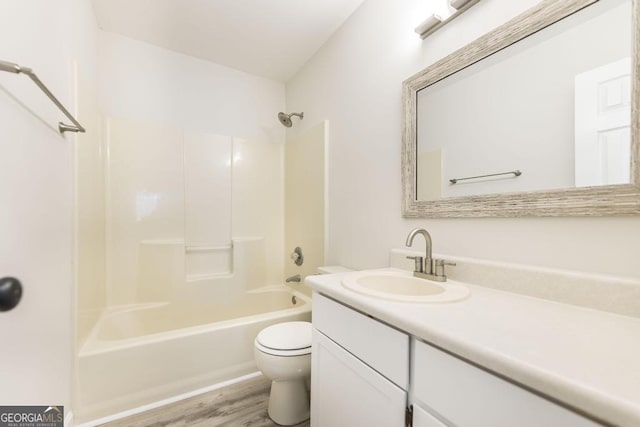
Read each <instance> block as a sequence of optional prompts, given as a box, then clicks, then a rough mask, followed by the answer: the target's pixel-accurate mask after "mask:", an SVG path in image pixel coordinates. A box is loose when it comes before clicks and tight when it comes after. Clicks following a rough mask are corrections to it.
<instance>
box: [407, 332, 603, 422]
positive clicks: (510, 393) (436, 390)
mask: <svg viewBox="0 0 640 427" xmlns="http://www.w3.org/2000/svg"><path fill="white" fill-rule="evenodd" d="M414 343H415V345H414V346H413V351H414V357H413V361H412V365H413V370H412V372H413V374H412V393H413V399H415V400H418V401H420V402H421V403H422V404H423V405H424V406H425V407H426V408H429V410H430V411H434V412H436V413H438V414H439V415H440V416H441V417H442V418H444V419H446V420H448V421H450V422H451V423H452V424H454V425H456V426H458V427H467V426H468V427H513V426H518V427H540V426H545V427H595V426H599V425H600V424H596V423H595V422H594V421H591V420H589V419H587V418H584V417H582V416H580V415H578V414H576V413H575V412H572V411H570V410H568V409H566V408H564V407H562V406H560V405H557V404H555V403H553V402H551V401H549V400H546V399H544V398H542V397H540V396H538V395H537V394H534V393H531V392H529V391H527V390H525V389H523V388H521V387H519V386H517V385H515V384H512V383H510V382H508V381H505V380H503V379H502V378H500V377H497V376H495V375H493V374H491V373H489V372H486V371H484V370H482V369H480V368H477V367H475V366H473V365H471V364H470V363H467V362H465V361H463V360H461V359H458V358H457V357H455V356H452V355H450V354H448V353H445V352H444V351H442V350H439V349H437V348H435V347H433V346H430V345H428V344H425V343H422V342H420V341H414Z"/></svg>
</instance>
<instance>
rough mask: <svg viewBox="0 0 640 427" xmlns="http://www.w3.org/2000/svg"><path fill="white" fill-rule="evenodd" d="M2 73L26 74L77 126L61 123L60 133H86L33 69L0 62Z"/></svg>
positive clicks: (59, 126) (59, 125) (59, 124)
mask: <svg viewBox="0 0 640 427" xmlns="http://www.w3.org/2000/svg"><path fill="white" fill-rule="evenodd" d="M0 71H6V72H8V73H14V74H26V75H27V76H29V78H30V79H31V80H33V82H34V83H35V84H36V85H37V86H38V87H39V88H40V89H41V90H42V91H43V92H44V93H45V95H47V96H48V97H49V99H50V100H51V101H53V103H54V104H56V106H57V107H58V108H59V109H60V111H62V112H63V113H64V115H65V116H67V118H68V119H69V120H71V121H72V122H73V124H74V125H75V126H71V125H67V124H64V123H62V122H59V123H58V130H59V131H60V133H65V132H86V130H85V128H83V127H82V125H81V124H80V123H78V121H77V120H76V119H75V118H74V117H73V116H72V115H71V113H69V111H67V109H66V108H64V105H62V103H61V102H60V101H58V98H56V97H55V96H54V95H53V94H52V93H51V91H50V90H49V89H47V87H46V86H45V85H44V83H42V81H41V80H40V79H39V78H38V76H36V74H35V73H34V72H33V70H32V69H31V68H27V67H21V66H19V65H18V64H14V63H12V62H7V61H0Z"/></svg>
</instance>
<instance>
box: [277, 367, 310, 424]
mask: <svg viewBox="0 0 640 427" xmlns="http://www.w3.org/2000/svg"><path fill="white" fill-rule="evenodd" d="M268 413H269V418H271V419H272V420H273V422H275V423H276V424H280V425H283V426H291V425H295V424H300V423H301V422H303V421H306V420H308V419H309V394H308V393H307V388H306V386H305V383H304V378H301V379H298V380H292V381H272V382H271V394H270V396H269V409H268Z"/></svg>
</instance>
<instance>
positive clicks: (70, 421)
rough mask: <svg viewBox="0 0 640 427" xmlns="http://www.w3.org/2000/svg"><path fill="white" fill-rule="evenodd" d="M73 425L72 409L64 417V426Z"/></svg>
mask: <svg viewBox="0 0 640 427" xmlns="http://www.w3.org/2000/svg"><path fill="white" fill-rule="evenodd" d="M73 425H74V424H73V411H71V410H70V411H69V412H67V415H65V417H64V427H73Z"/></svg>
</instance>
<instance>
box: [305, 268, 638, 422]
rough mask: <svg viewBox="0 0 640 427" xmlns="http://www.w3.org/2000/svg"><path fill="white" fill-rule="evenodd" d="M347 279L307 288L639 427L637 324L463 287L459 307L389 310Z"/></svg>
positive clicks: (321, 278)
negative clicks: (350, 287)
mask: <svg viewBox="0 0 640 427" xmlns="http://www.w3.org/2000/svg"><path fill="white" fill-rule="evenodd" d="M380 271H396V272H398V273H399V274H406V275H411V273H410V272H406V271H404V270H398V269H391V268H386V269H380ZM347 274H349V273H344V274H330V275H317V276H308V277H307V279H306V281H305V283H306V284H307V285H308V286H310V287H311V288H312V289H313V290H314V291H317V292H320V293H322V294H324V295H326V296H329V297H331V298H333V299H335V300H337V301H340V302H342V303H344V304H346V305H349V306H351V307H353V308H355V309H357V310H360V311H362V312H364V313H367V314H369V315H371V316H372V317H374V318H377V319H379V320H381V321H382V322H385V323H388V324H389V325H392V326H394V327H396V328H398V329H400V330H403V331H405V332H407V333H408V334H410V335H413V336H415V337H417V338H419V339H422V340H424V341H426V342H428V343H432V344H434V345H436V346H438V347H441V348H443V349H445V350H447V351H449V352H451V353H454V354H456V355H458V356H460V357H462V358H464V359H467V360H469V361H471V362H473V363H476V364H478V365H480V366H483V367H485V368H487V369H489V370H491V371H494V372H495V373H498V374H500V375H503V376H505V377H508V378H510V379H512V380H513V381H515V382H517V383H520V384H522V385H524V386H526V387H528V388H530V389H533V390H536V391H538V392H540V393H542V394H544V395H547V396H549V397H551V398H552V399H555V400H557V401H560V402H563V403H564V404H566V405H567V406H569V407H573V408H575V409H577V410H578V411H579V412H583V413H586V414H589V415H590V416H591V417H593V418H595V419H597V420H601V421H604V422H606V423H610V424H612V425H616V426H630V427H631V426H640V319H638V318H636V317H628V316H623V315H619V314H613V313H607V312H603V311H598V310H594V309H589V308H584V307H578V306H574V305H569V304H563V303H558V302H554V301H549V300H544V299H539V298H534V297H529V296H524V295H520V294H515V293H511V292H506V291H500V290H495V289H491V288H487V287H483V286H476V285H472V284H467V283H464V285H465V286H468V288H469V289H470V291H471V294H470V296H469V297H468V298H467V299H465V300H463V301H458V302H452V303H406V302H391V301H387V300H382V299H378V298H374V297H370V296H366V295H360V294H358V293H355V292H353V291H350V290H348V289H346V288H344V287H343V286H342V285H341V280H342V278H343V277H345V276H346V275H347Z"/></svg>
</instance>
